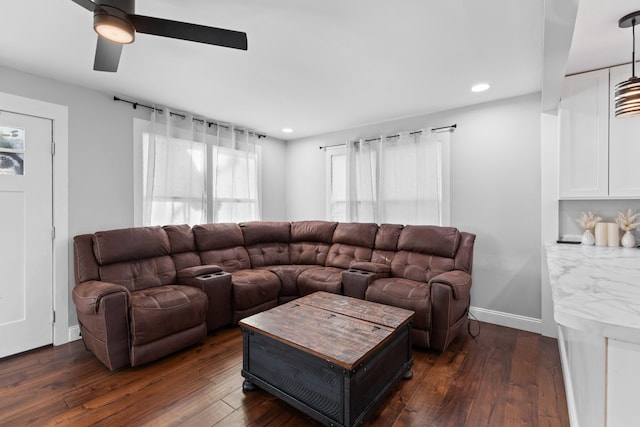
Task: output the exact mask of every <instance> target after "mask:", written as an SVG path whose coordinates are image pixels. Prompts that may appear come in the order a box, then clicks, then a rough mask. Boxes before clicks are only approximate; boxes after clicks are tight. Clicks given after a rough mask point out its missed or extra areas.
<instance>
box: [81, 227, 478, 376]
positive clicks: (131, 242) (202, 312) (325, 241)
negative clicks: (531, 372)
mask: <svg viewBox="0 0 640 427" xmlns="http://www.w3.org/2000/svg"><path fill="white" fill-rule="evenodd" d="M474 241H475V235H473V234H471V233H465V232H460V231H458V230H457V229H456V228H452V227H437V226H413V225H407V226H402V225H393V224H382V225H376V224H368V223H336V222H327V221H296V222H261V221H258V222H248V223H242V224H203V225H196V226H193V227H189V226H188V225H168V226H164V227H138V228H127V229H120V230H110V231H100V232H97V233H94V234H84V235H80V236H76V237H75V238H74V254H75V279H76V285H75V287H74V289H73V293H72V297H73V301H74V303H75V305H76V310H77V314H78V321H79V323H80V327H81V331H82V337H83V339H84V342H85V344H86V346H87V347H88V348H89V349H90V350H91V351H92V352H93V353H94V354H95V355H96V357H97V358H98V359H100V361H102V363H104V364H105V365H106V366H107V367H108V368H109V369H112V370H113V369H117V368H119V367H122V366H126V365H128V364H130V365H131V366H137V365H141V364H143V363H147V362H150V361H152V360H156V359H158V358H160V357H163V356H166V355H168V354H170V353H173V352H175V351H177V350H179V349H181V348H184V347H186V346H189V345H192V344H196V343H198V342H201V341H203V340H204V338H205V337H206V334H207V331H211V330H215V329H218V328H220V327H222V326H226V325H230V324H234V323H237V322H238V321H239V320H240V319H242V318H244V317H247V316H250V315H252V314H255V313H258V312H261V311H263V310H267V309H269V308H272V307H275V306H276V305H278V304H282V303H284V302H287V301H290V300H292V299H295V298H297V297H299V296H303V295H307V294H310V293H312V292H315V291H318V290H323V291H327V292H333V293H343V294H345V295H348V296H352V297H356V298H361V299H367V300H371V301H376V302H380V303H384V304H389V305H394V306H398V307H402V308H407V309H410V310H413V311H415V312H416V316H415V319H414V324H413V332H412V340H413V344H414V345H416V346H419V347H425V348H433V349H436V350H444V349H445V348H446V347H447V345H448V344H449V343H450V342H451V340H452V339H453V338H455V337H456V336H457V335H458V333H459V332H460V331H462V330H463V329H464V326H465V324H466V318H467V312H468V310H469V303H470V288H471V269H472V264H473V246H474Z"/></svg>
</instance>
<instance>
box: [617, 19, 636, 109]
mask: <svg viewBox="0 0 640 427" xmlns="http://www.w3.org/2000/svg"><path fill="white" fill-rule="evenodd" d="M638 22H640V11H637V12H633V13H630V14H628V15H626V16H623V17H622V18H620V21H618V26H619V27H620V28H627V27H631V34H632V35H633V53H632V54H631V77H630V78H629V80H625V81H623V82H621V83H618V84H617V85H616V90H615V110H616V117H633V116H638V115H640V78H638V77H636V23H638Z"/></svg>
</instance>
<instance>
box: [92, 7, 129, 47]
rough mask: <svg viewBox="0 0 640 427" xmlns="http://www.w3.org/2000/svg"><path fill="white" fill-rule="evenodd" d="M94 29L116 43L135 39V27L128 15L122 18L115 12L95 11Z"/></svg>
mask: <svg viewBox="0 0 640 427" xmlns="http://www.w3.org/2000/svg"><path fill="white" fill-rule="evenodd" d="M93 29H94V30H95V32H96V33H98V34H99V35H101V36H102V37H104V38H105V39H107V40H111V41H112V42H115V43H120V44H129V43H133V40H134V39H135V29H134V28H133V24H131V22H129V20H128V19H126V16H125V18H121V17H119V16H117V15H115V14H109V13H104V12H100V11H95V12H94V14H93Z"/></svg>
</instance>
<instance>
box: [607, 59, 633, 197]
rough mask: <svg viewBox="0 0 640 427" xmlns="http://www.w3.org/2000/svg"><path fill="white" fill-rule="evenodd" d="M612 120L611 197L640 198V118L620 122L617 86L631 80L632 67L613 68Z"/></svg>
mask: <svg viewBox="0 0 640 427" xmlns="http://www.w3.org/2000/svg"><path fill="white" fill-rule="evenodd" d="M610 74H611V79H610V80H611V88H610V93H611V106H610V107H609V111H610V112H611V114H610V118H609V120H610V121H609V195H610V196H611V197H637V196H640V167H639V166H640V164H639V162H640V117H639V116H636V117H626V118H616V116H615V107H614V106H615V100H614V98H615V92H614V91H615V86H616V85H617V84H618V83H620V82H622V81H625V80H628V79H629V77H630V76H631V65H621V66H619V67H615V68H611V71H610Z"/></svg>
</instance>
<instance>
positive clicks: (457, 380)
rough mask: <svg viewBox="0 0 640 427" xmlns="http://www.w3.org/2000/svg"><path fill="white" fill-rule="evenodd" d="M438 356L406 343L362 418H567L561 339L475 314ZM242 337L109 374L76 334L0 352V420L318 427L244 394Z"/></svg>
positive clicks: (501, 421)
mask: <svg viewBox="0 0 640 427" xmlns="http://www.w3.org/2000/svg"><path fill="white" fill-rule="evenodd" d="M481 325H482V333H481V335H480V336H479V337H478V338H477V339H475V340H474V339H472V338H470V337H468V336H467V335H466V334H465V335H464V336H461V337H459V338H458V339H456V340H455V341H454V342H453V343H452V345H451V346H450V347H449V349H447V351H446V352H444V353H442V354H436V353H433V352H428V351H422V350H416V349H414V352H413V357H414V360H415V365H414V368H413V371H414V376H413V379H411V380H405V381H402V382H401V383H400V384H399V385H398V386H396V387H395V388H394V389H393V391H392V392H391V393H390V394H389V396H388V397H387V399H386V400H385V401H384V402H383V403H382V404H381V405H380V406H379V407H378V409H377V410H376V411H375V412H374V413H373V414H372V415H371V416H370V417H368V418H367V420H366V421H365V423H364V426H396V427H400V426H515V425H529V426H568V425H569V420H568V415H567V405H566V400H565V394H564V384H563V380H562V371H561V367H560V359H559V355H558V347H557V342H556V340H554V339H550V338H546V337H542V336H540V335H537V334H533V333H529V332H523V331H518V330H515V329H509V328H504V327H500V326H495V325H491V324H486V323H482V324H481ZM241 367H242V335H241V333H240V330H239V329H238V328H231V329H226V330H223V331H220V332H217V333H216V334H214V335H211V336H209V337H208V338H207V340H206V342H205V343H204V344H203V345H201V346H196V347H192V348H189V349H186V350H184V351H182V352H179V353H177V354H174V355H172V356H170V357H167V358H165V359H163V360H160V361H157V362H154V363H151V364H148V365H145V366H142V367H139V368H125V369H120V370H118V371H116V372H110V371H109V370H107V369H106V368H105V367H104V366H103V365H102V364H100V363H99V362H98V361H97V359H95V358H94V357H93V356H92V355H91V353H88V352H87V351H86V350H85V349H84V346H83V344H82V342H81V341H76V342H73V343H70V344H66V345H63V346H59V347H46V348H42V349H38V350H34V351H31V352H28V353H25V354H22V355H19V356H15V357H11V358H6V359H1V360H0V426H29V425H33V426H44V425H63V426H64V425H72V426H89V425H91V426H102V425H105V426H133V425H136V426H138V425H147V426H168V425H186V426H220V427H222V426H274V427H276V426H309V425H312V426H318V425H319V424H318V423H315V422H314V421H312V420H311V419H309V418H308V417H306V416H305V415H304V414H302V413H301V412H299V411H297V410H295V409H293V408H292V407H290V406H288V405H287V404H285V403H283V402H282V401H280V400H278V399H276V398H274V397H272V396H271V395H269V394H267V393H266V392H264V391H261V390H258V391H253V392H247V393H243V392H242V387H241V386H242V381H243V378H242V376H241V375H240V369H241Z"/></svg>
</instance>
